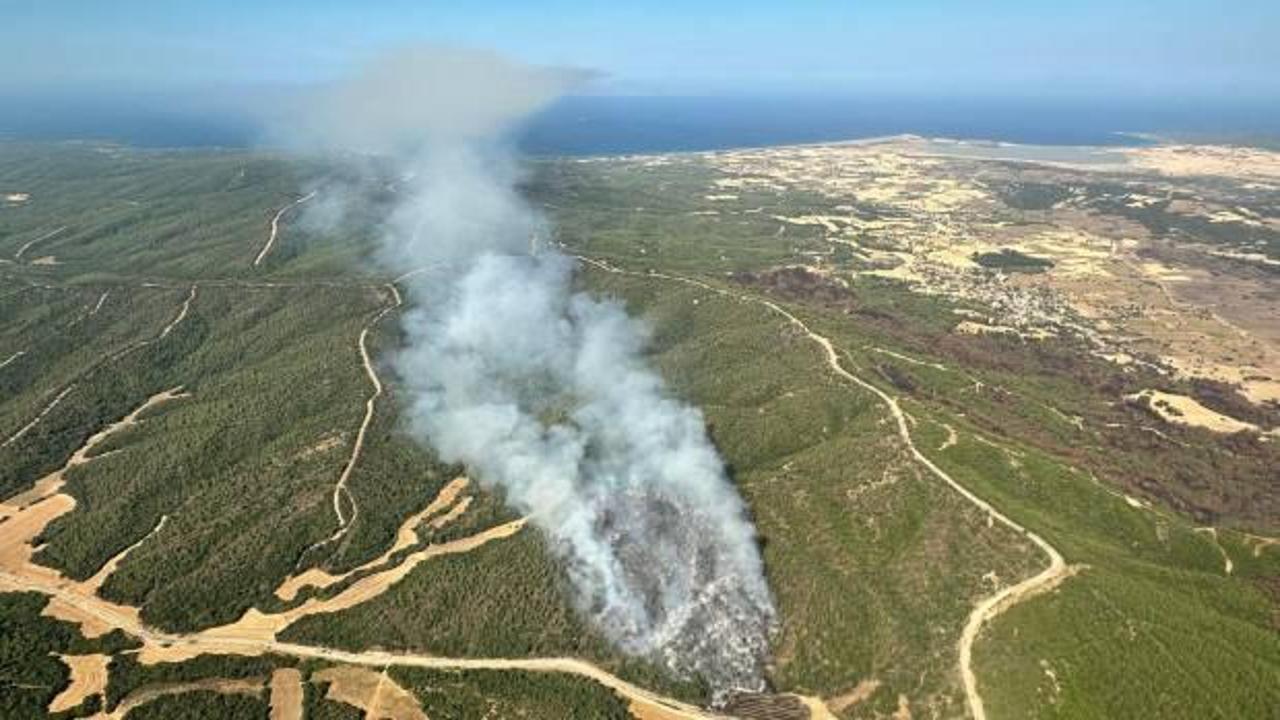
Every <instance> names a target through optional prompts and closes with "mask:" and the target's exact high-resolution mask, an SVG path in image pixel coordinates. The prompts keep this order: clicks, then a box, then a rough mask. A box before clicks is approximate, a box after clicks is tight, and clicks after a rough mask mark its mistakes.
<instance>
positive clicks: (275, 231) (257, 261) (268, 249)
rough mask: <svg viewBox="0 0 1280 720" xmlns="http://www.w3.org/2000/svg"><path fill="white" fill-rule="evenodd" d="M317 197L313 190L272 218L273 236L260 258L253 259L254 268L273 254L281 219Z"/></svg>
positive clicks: (268, 240) (264, 246)
mask: <svg viewBox="0 0 1280 720" xmlns="http://www.w3.org/2000/svg"><path fill="white" fill-rule="evenodd" d="M315 196H316V191H315V190H312V191H311V192H309V193H307V194H306V195H303V196H302V197H300V198H298V199H297V200H294V201H293V202H291V203H289V204H288V205H285V206H284V207H282V208H280V210H279V211H278V212H277V213H276V215H275V217H273V218H271V234H270V235H268V236H267V242H266V244H264V245H263V246H262V250H260V251H259V252H258V257H256V258H254V259H253V266H254V267H258V266H259V265H261V264H262V261H263V260H264V259H265V258H266V257H267V255H268V254H269V253H270V252H271V247H272V246H273V245H275V244H276V236H277V235H279V234H280V219H281V218H283V217H284V214H285V213H286V212H288V211H289V210H291V209H293V208H295V207H297V206H298V205H301V204H302V203H304V202H306V201H308V200H310V199H311V198H313V197H315Z"/></svg>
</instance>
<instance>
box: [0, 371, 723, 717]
mask: <svg viewBox="0 0 1280 720" xmlns="http://www.w3.org/2000/svg"><path fill="white" fill-rule="evenodd" d="M179 397H182V395H181V390H180V388H175V389H173V390H169V391H166V392H163V393H159V394H157V395H155V396H154V397H152V398H150V399H149V400H147V402H145V403H144V404H142V405H141V406H139V407H138V408H137V409H136V410H134V411H133V412H131V413H129V415H127V416H126V417H125V418H123V419H122V420H120V421H118V422H116V423H114V424H112V425H110V426H108V427H106V428H104V429H103V430H101V431H99V432H97V433H95V434H94V435H93V436H91V437H90V438H89V440H88V441H86V442H85V444H84V445H83V446H82V447H81V448H80V449H79V450H77V451H76V452H75V453H74V454H73V455H72V456H71V458H70V459H69V460H68V461H67V463H66V464H65V465H64V466H63V467H62V468H61V469H59V470H57V471H55V472H54V473H52V474H50V475H49V476H47V477H46V478H45V479H43V480H41V481H39V482H38V483H37V484H36V487H35V488H33V489H32V490H31V491H28V492H26V493H22V494H21V495H19V496H16V497H14V498H9V499H8V500H6V501H5V502H4V503H2V504H0V508H3V510H4V511H5V517H6V520H5V531H6V532H5V533H4V534H3V535H0V592H13V591H19V592H37V593H40V594H42V595H46V596H48V597H50V598H52V599H53V601H54V604H56V605H57V607H58V609H57V610H56V611H55V612H56V615H55V616H56V617H59V618H61V619H65V620H68V621H70V622H75V623H79V624H80V625H81V627H82V631H83V632H85V633H86V634H87V635H88V634H94V635H95V636H96V635H99V634H101V632H105V631H106V630H107V629H120V630H122V631H124V632H125V633H127V634H129V635H132V636H134V637H136V638H138V639H139V640H141V641H142V642H143V647H142V649H141V650H140V651H139V652H138V658H139V660H140V661H141V662H143V663H144V664H146V663H156V662H179V661H182V660H187V659H191V658H194V657H198V656H200V655H205V654H236V655H245V656H257V655H262V654H265V653H280V654H285V655H291V656H294V657H301V658H316V659H322V660H327V661H331V662H336V663H345V664H349V665H359V666H366V667H378V668H385V667H388V666H405V667H424V668H435V669H445V670H468V669H476V670H526V671H530V672H553V673H570V674H574V675H579V676H582V677H586V678H589V679H591V680H594V681H595V682H598V683H600V684H601V685H604V686H605V687H608V688H611V689H613V690H614V691H616V692H618V693H619V694H620V695H622V696H623V698H624V699H625V700H627V701H629V702H631V703H632V704H635V705H638V706H641V707H653V708H661V709H662V710H664V711H665V712H666V713H667V714H668V715H670V716H672V717H677V718H684V719H687V720H694V719H697V720H706V719H709V718H715V717H718V716H716V715H714V714H712V713H709V712H706V711H703V710H701V709H699V708H696V707H693V706H691V705H687V704H684V703H679V702H676V701H673V700H668V699H666V698H662V697H659V696H658V695H656V694H654V693H651V692H649V691H647V690H644V689H643V688H640V687H637V686H635V685H632V684H630V683H628V682H626V681H624V680H622V679H620V678H618V677H616V676H614V675H612V674H610V673H608V672H606V671H604V670H602V669H600V668H598V667H596V666H595V665H592V664H590V663H588V662H585V661H582V660H577V659H574V658H525V659H504V658H447V657H437V656H431V655H420V654H413V653H388V652H377V651H368V652H350V651H344V650H337V649H334V648H327V647H319V646H310V645H300V644H295V643H285V642H280V641H278V640H276V639H275V638H276V633H278V632H279V631H280V630H281V629H283V628H284V627H287V626H288V625H289V624H291V623H292V622H294V621H296V620H297V619H299V618H301V617H305V616H307V615H312V614H317V613H326V612H336V611H339V610H343V609H347V608H350V607H354V606H356V605H359V604H361V603H363V602H366V601H368V600H370V599H372V598H373V597H376V596H377V595H379V594H381V592H382V591H384V590H385V589H386V586H387V585H388V584H390V583H394V582H397V581H398V580H400V579H402V578H403V577H404V576H405V575H407V574H408V572H409V571H410V570H412V568H413V567H414V566H415V565H416V564H418V563H420V562H422V561H424V560H426V559H428V558H431V557H436V556H439V555H444V554H450V553H460V552H468V551H470V550H472V549H474V548H476V547H479V546H480V545H483V544H485V543H487V542H491V541H493V540H498V539H501V538H505V537H509V536H511V535H513V534H514V533H516V532H518V531H519V530H520V529H521V528H522V527H523V525H524V521H523V520H517V521H513V522H510V523H506V524H504V525H499V526H496V527H492V528H489V529H488V530H485V531H482V532H479V533H476V534H474V535H471V536H469V537H465V538H461V539H459V540H452V541H449V542H446V543H442V544H439V545H428V546H427V547H426V548H424V549H423V550H420V551H418V552H416V553H412V554H410V555H409V556H408V557H406V558H405V559H404V560H403V561H402V562H401V563H400V564H398V565H397V566H395V567H393V568H389V569H387V570H386V571H383V572H379V573H374V574H372V575H369V576H367V577H365V578H363V579H361V580H359V581H357V582H356V583H354V584H352V585H351V586H350V587H348V588H347V589H345V590H343V591H342V592H340V593H338V594H337V595H335V596H333V597H331V598H328V599H325V600H319V599H316V598H311V599H309V600H308V601H307V602H305V603H303V604H302V605H300V606H298V607H296V608H294V609H292V610H287V611H284V612H282V613H276V614H264V613H261V612H259V611H257V610H256V609H250V610H249V611H248V612H246V613H245V615H244V616H243V617H242V618H241V619H240V620H239V621H237V622H234V623H232V624H230V625H226V626H222V627H217V628H211V629H208V630H204V631H201V632H197V633H192V634H186V635H178V634H170V633H165V632H162V631H159V630H155V629H153V628H150V627H148V626H146V625H145V624H144V623H143V621H142V618H141V614H140V612H139V610H138V608H135V607H130V606H125V605H120V604H117V603H114V602H111V601H109V600H105V599H103V598H101V597H99V596H98V595H97V594H96V590H97V587H98V586H99V585H100V584H101V581H102V580H105V576H102V577H101V578H100V577H99V576H100V575H102V574H101V573H95V575H94V577H93V578H91V579H90V580H89V581H86V582H76V581H73V580H69V579H67V578H65V577H63V576H62V574H61V573H59V572H58V571H57V570H54V569H53V568H49V567H45V566H42V565H38V564H36V563H35V562H34V561H33V559H32V555H33V554H34V551H35V545H34V544H35V543H36V542H38V540H37V538H38V537H39V536H40V533H41V532H43V530H44V528H45V527H46V526H47V525H48V524H49V523H50V522H52V521H53V520H55V519H56V518H58V517H61V516H62V515H64V514H66V513H68V512H71V511H72V510H74V509H75V499H74V498H72V497H71V496H70V495H67V494H65V493H62V492H61V489H62V486H63V482H64V480H63V475H64V473H65V472H66V471H67V470H68V469H70V468H72V467H75V466H77V465H81V464H84V463H87V462H92V460H93V458H92V457H90V456H89V453H90V452H91V451H92V450H93V448H94V447H95V446H97V445H98V444H100V443H101V442H103V441H104V440H105V439H106V438H108V437H109V436H110V435H112V434H113V433H115V432H118V431H119V430H122V429H124V428H126V427H129V426H131V425H133V424H135V423H136V422H138V418H139V416H140V415H141V414H142V413H143V412H145V411H146V410H147V409H148V408H150V407H152V406H154V405H156V404H158V403H161V402H165V401H168V400H171V399H176V398H179ZM459 489H460V487H459V486H454V487H453V488H449V489H448V492H447V493H446V498H445V499H444V500H445V501H447V500H452V499H453V498H454V497H456V494H457V491H458V490H459ZM433 505H435V503H433ZM437 507H440V505H437ZM153 532H155V531H153ZM130 549H132V548H130ZM126 552H127V550H126ZM117 557H120V556H117ZM113 560H114V559H113ZM107 564H108V565H113V562H112V561H108V563H107ZM51 607H52V605H51ZM46 612H48V611H46ZM91 629H92V633H90V630H91ZM261 686H262V681H261V680H259V681H257V685H256V687H258V688H261ZM190 689H196V688H190V687H189V688H186V689H179V687H177V686H175V687H172V688H167V689H166V693H167V692H170V691H173V692H185V691H188V690H190ZM145 699H146V698H137V699H135V700H136V701H144V700H145ZM117 710H119V708H117Z"/></svg>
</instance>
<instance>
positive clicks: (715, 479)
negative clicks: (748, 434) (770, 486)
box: [308, 51, 774, 698]
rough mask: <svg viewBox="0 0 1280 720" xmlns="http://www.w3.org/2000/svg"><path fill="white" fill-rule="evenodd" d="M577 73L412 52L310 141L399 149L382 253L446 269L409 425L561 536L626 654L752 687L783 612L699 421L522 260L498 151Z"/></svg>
mask: <svg viewBox="0 0 1280 720" xmlns="http://www.w3.org/2000/svg"><path fill="white" fill-rule="evenodd" d="M580 79H581V78H580V74H578V73H574V72H568V71H561V70H553V69H545V68H528V67H521V66H516V65H513V64H510V63H507V62H504V61H502V60H501V59H498V58H495V57H493V56H490V55H485V54H478V53H470V52H454V51H448V52H444V51H414V52H410V53H406V54H403V55H400V56H397V57H393V58H390V59H388V60H385V61H383V62H381V63H378V64H377V65H375V66H373V67H372V68H370V69H369V70H368V71H367V72H366V73H365V74H364V75H362V76H360V77H359V78H357V79H356V80H355V81H354V82H352V83H349V84H347V85H345V86H343V87H341V88H340V89H338V90H337V91H336V92H335V93H333V94H332V95H331V96H329V99H328V100H327V101H326V102H325V103H324V104H323V105H322V106H321V107H318V108H316V111H315V112H314V113H313V114H312V116H311V117H312V119H313V120H312V125H311V127H310V128H309V129H308V130H309V132H313V133H316V137H317V138H318V139H320V140H321V141H323V142H325V143H328V144H330V145H331V146H334V147H336V148H340V149H344V150H358V151H372V152H378V153H382V154H392V155H393V156H394V157H395V158H397V162H398V163H400V174H401V180H400V182H398V183H397V191H396V196H397V197H398V198H399V200H398V201H397V206H396V209H395V210H394V212H393V214H392V216H391V218H390V219H389V222H388V224H387V227H388V231H387V233H386V238H385V243H384V248H383V255H384V260H385V261H386V262H388V263H391V264H393V265H394V267H395V268H396V269H398V270H399V271H401V272H405V271H409V270H414V269H418V268H423V267H428V266H433V265H440V264H443V265H442V266H441V267H442V269H440V270H439V271H437V272H432V273H429V274H424V275H422V276H420V277H421V278H423V280H422V281H421V282H417V283H415V285H414V286H413V288H412V289H411V292H412V293H413V294H414V298H415V300H416V301H417V302H416V303H415V305H416V307H417V308H418V309H416V310H414V311H412V312H410V313H408V314H407V315H406V317H405V320H404V324H405V330H406V335H407V338H408V346H407V347H406V348H405V349H404V350H403V351H402V352H401V353H400V354H399V356H398V358H397V370H398V372H399V373H400V374H401V375H402V376H403V379H404V382H405V384H406V385H407V387H408V388H409V389H410V390H411V391H412V398H413V400H412V407H411V421H412V428H413V430H414V431H415V433H417V434H419V435H420V436H421V437H422V438H424V439H425V440H426V441H427V442H429V443H430V444H431V446H432V447H434V448H435V449H436V451H437V452H438V453H439V454H440V456H441V457H442V458H444V459H445V460H446V461H450V462H462V463H465V464H466V465H468V466H469V467H471V468H472V469H473V470H474V472H475V473H476V475H477V477H478V478H479V480H480V481H481V482H485V483H491V484H495V485H498V486H501V488H502V489H503V490H504V491H505V495H506V498H507V500H508V502H509V503H511V504H512V505H513V506H514V507H515V508H516V509H517V510H518V511H519V512H521V513H525V514H527V515H528V516H529V517H530V519H531V521H532V522H533V523H534V524H535V525H536V526H537V527H538V528H540V529H541V530H542V531H543V532H545V534H546V535H547V536H549V538H550V539H551V541H552V545H553V547H554V548H555V549H556V551H557V552H559V553H560V554H561V555H562V557H563V558H564V559H565V561H566V563H567V565H568V568H569V574H570V578H571V580H572V583H573V587H574V590H575V592H576V598H577V601H578V604H579V608H580V610H581V611H582V612H583V613H585V614H586V615H587V616H588V617H589V618H591V620H592V621H593V622H594V623H595V625H596V626H597V627H598V628H599V629H600V630H601V631H602V632H603V633H604V634H605V635H606V636H608V637H610V638H611V639H612V640H613V641H615V642H616V643H617V644H618V646H619V647H620V648H622V649H623V650H624V651H626V652H628V653H631V654H635V655H641V656H646V657H650V658H653V659H656V660H658V661H660V662H662V663H664V664H666V665H667V666H668V667H670V668H671V669H673V670H675V671H676V672H678V673H681V674H686V675H687V674H700V675H702V676H704V677H705V678H706V679H707V680H708V681H709V682H710V683H711V685H712V688H713V690H714V691H715V693H716V695H717V697H719V698H723V696H724V695H725V694H726V693H728V692H729V691H731V690H733V689H735V688H740V689H749V690H759V689H762V686H763V677H764V663H765V659H766V657H767V650H768V647H767V646H768V638H769V634H770V630H771V629H772V626H773V623H774V610H773V605H772V600H771V598H770V595H769V590H768V587H767V585H766V583H765V581H764V573H763V568H762V565H761V560H760V555H759V552H758V550H757V547H756V544H755V537H754V531H753V528H752V527H751V524H750V522H749V521H748V520H747V518H746V512H745V508H744V505H743V503H742V501H741V499H740V498H739V497H738V495H737V494H736V492H735V491H734V488H733V487H732V485H731V484H730V482H729V480H728V478H727V476H726V474H725V469H724V465H723V463H722V462H721V461H720V459H719V457H718V456H717V454H716V452H715V449H714V448H713V447H712V445H711V443H710V441H709V440H708V438H707V435H706V432H705V428H704V423H703V418H702V415H701V413H699V412H698V411H697V410H696V409H694V408H691V407H689V406H687V405H684V404H682V403H680V402H679V401H677V400H675V399H674V398H672V397H671V395H670V394H669V393H668V392H667V391H666V390H665V389H664V387H663V384H662V381H661V379H660V378H659V377H658V376H657V375H656V374H655V373H654V372H653V371H652V370H650V369H649V368H648V367H646V365H645V363H644V362H643V360H642V349H643V345H644V342H645V340H646V334H645V332H644V329H643V327H642V326H641V325H639V324H638V323H637V322H635V321H633V320H632V319H630V318H629V317H628V316H627V315H626V313H625V311H624V309H623V308H622V306H621V305H619V304H618V303H616V302H611V301H602V300H597V299H593V298H592V297H590V296H588V295H586V294H585V293H580V292H574V291H573V290H572V282H571V281H572V273H573V261H572V260H571V259H569V258H567V257H565V256H563V255H560V254H557V253H554V252H545V251H544V252H542V253H540V254H537V255H532V254H529V252H528V248H529V243H530V238H531V237H532V236H534V235H535V234H536V233H538V232H539V231H540V230H541V229H542V227H543V224H544V220H543V218H542V217H541V216H540V215H539V214H538V213H537V212H535V211H534V210H533V209H532V208H531V207H530V206H529V205H528V204H527V203H525V202H524V201H523V199H522V198H521V197H520V196H519V194H518V192H517V191H516V189H515V186H516V183H517V181H518V180H519V172H518V165H517V164H516V162H515V161H514V157H513V154H512V153H510V152H507V151H504V148H503V144H502V143H501V141H500V139H501V138H502V137H503V135H504V133H505V131H507V130H509V129H510V126H511V125H512V124H513V123H514V122H516V121H518V120H520V119H521V118H523V117H524V116H525V115H527V114H528V113H530V112H532V111H534V110H536V109H537V108H539V107H541V106H543V105H544V104H545V103H547V102H549V101H550V100H552V99H554V98H555V97H556V96H557V95H558V94H559V93H561V92H563V91H564V90H565V89H566V88H568V87H570V86H571V85H573V84H574V83H575V82H577V81H578V80H580Z"/></svg>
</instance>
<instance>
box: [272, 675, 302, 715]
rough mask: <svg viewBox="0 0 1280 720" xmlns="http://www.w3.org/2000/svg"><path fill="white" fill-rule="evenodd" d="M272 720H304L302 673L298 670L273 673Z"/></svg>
mask: <svg viewBox="0 0 1280 720" xmlns="http://www.w3.org/2000/svg"><path fill="white" fill-rule="evenodd" d="M271 720H302V673H301V672H299V671H298V670H297V669H296V668H277V669H276V671H275V672H273V673H271Z"/></svg>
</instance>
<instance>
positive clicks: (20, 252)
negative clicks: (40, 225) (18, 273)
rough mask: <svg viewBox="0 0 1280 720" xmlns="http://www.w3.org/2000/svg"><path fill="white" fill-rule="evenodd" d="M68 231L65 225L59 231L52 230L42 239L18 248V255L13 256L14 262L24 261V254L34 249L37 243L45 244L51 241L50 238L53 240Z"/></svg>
mask: <svg viewBox="0 0 1280 720" xmlns="http://www.w3.org/2000/svg"><path fill="white" fill-rule="evenodd" d="M66 229H67V226H66V225H63V226H62V227H60V228H58V229H57V230H51V231H49V232H47V233H45V234H43V235H41V236H40V237H38V238H36V239H35V240H31V241H29V242H28V243H27V244H26V245H23V246H22V247H20V248H18V252H16V253H14V254H13V259H14V260H21V259H22V256H23V254H24V253H26V252H27V251H28V250H30V249H31V247H32V246H33V245H35V244H36V243H40V242H44V241H45V240H48V239H50V238H52V237H54V236H56V235H59V234H61V233H62V232H63V231H65V230H66Z"/></svg>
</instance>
